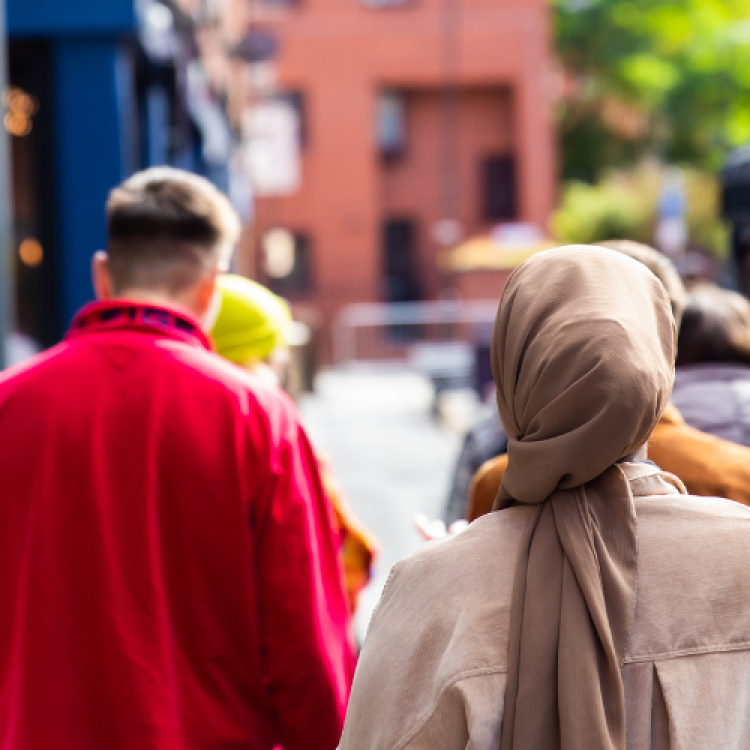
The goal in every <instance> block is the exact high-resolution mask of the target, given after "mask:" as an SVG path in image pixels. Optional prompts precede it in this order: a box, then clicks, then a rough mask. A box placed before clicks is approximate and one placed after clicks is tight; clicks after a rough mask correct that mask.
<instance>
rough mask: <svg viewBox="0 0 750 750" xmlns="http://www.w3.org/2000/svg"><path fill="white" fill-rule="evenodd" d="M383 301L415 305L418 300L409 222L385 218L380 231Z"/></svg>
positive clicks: (413, 236) (413, 234) (412, 225)
mask: <svg viewBox="0 0 750 750" xmlns="http://www.w3.org/2000/svg"><path fill="white" fill-rule="evenodd" d="M382 253H383V299H384V300H385V301H386V302H416V301H418V300H420V299H422V293H421V288H420V284H419V280H418V277H417V263H416V226H415V223H414V222H413V221H412V220H411V219H387V220H386V221H385V222H384V224H383V230H382Z"/></svg>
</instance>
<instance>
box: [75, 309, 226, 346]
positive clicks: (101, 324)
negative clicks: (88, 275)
mask: <svg viewBox="0 0 750 750" xmlns="http://www.w3.org/2000/svg"><path fill="white" fill-rule="evenodd" d="M121 330H129V331H141V332H143V333H151V334H152V335H155V336H164V337H167V338H172V339H177V340H179V341H183V342H185V343H187V344H192V345H193V346H199V347H201V348H203V349H208V350H209V351H211V350H213V346H212V345H211V341H210V339H209V338H208V336H207V335H206V334H205V333H204V332H203V330H202V328H201V325H200V323H199V321H198V319H197V318H196V317H195V316H194V315H192V313H190V312H188V311H187V310H185V309H184V308H181V307H177V306H175V307H172V306H168V305H159V304H153V303H145V302H135V301H129V300H110V301H107V302H92V303H91V304H90V305H86V307H84V308H83V309H81V310H80V311H79V312H78V314H77V315H76V316H75V318H73V322H72V323H71V326H70V330H69V331H68V335H67V338H68V339H72V338H77V337H78V336H85V335H88V334H91V333H101V332H105V331H121Z"/></svg>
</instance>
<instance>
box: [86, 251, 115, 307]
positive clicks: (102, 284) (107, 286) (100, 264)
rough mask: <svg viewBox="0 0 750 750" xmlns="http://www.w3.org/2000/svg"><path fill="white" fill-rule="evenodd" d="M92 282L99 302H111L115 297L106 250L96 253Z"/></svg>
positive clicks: (93, 259) (92, 263)
mask: <svg viewBox="0 0 750 750" xmlns="http://www.w3.org/2000/svg"><path fill="white" fill-rule="evenodd" d="M91 280H92V283H93V285H94V293H95V294H96V298H97V299H98V300H109V299H112V298H113V297H114V289H113V286H112V277H111V276H110V275H109V256H108V255H107V253H105V252H104V250H99V251H98V252H96V253H94V257H93V258H92V260H91Z"/></svg>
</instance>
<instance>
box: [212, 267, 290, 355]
mask: <svg viewBox="0 0 750 750" xmlns="http://www.w3.org/2000/svg"><path fill="white" fill-rule="evenodd" d="M216 286H217V289H218V292H219V294H220V296H221V308H220V310H219V314H218V315H217V317H216V322H215V323H214V326H213V330H212V331H211V336H212V337H213V340H214V344H215V345H216V351H217V352H218V353H219V354H220V355H221V356H222V357H224V358H226V359H228V360H229V361H230V362H234V363H236V364H238V365H241V364H246V363H247V362H249V361H250V360H253V359H255V360H262V359H266V358H267V357H268V356H269V355H270V354H271V353H272V352H273V351H274V350H275V349H278V348H279V347H280V346H284V345H285V344H286V343H288V341H287V336H288V332H289V329H290V326H291V325H292V314H291V312H290V310H289V305H288V304H287V303H286V302H285V301H284V300H283V299H281V297H278V296H276V295H275V294H274V293H273V292H271V291H269V290H268V289H266V288H265V287H264V286H261V285H260V284H258V283H256V282H255V281H251V280H250V279H246V278H244V277H242V276H235V275H234V274H229V273H228V274H222V275H221V276H219V278H218V280H217V284H216Z"/></svg>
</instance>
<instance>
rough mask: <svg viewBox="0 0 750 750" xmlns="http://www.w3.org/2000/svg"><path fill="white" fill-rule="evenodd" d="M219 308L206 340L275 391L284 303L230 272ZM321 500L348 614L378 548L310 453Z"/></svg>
mask: <svg viewBox="0 0 750 750" xmlns="http://www.w3.org/2000/svg"><path fill="white" fill-rule="evenodd" d="M217 288H218V291H219V295H220V305H221V306H220V308H219V312H218V315H217V316H216V321H215V322H214V325H213V329H212V331H211V336H212V338H213V340H214V343H215V345H216V351H217V352H218V353H219V354H220V355H221V356H222V357H224V358H225V359H228V360H229V361H230V362H233V363H234V364H236V365H238V366H239V367H242V368H244V369H246V370H248V371H250V372H252V373H254V374H256V375H257V376H258V377H260V378H261V379H262V380H264V382H266V383H267V384H268V385H270V386H271V387H274V388H278V387H281V386H282V385H283V384H284V382H285V381H286V379H287V373H288V370H289V367H290V362H291V357H290V354H289V344H290V342H291V341H293V340H294V338H295V335H294V327H295V325H297V324H295V322H294V321H293V319H292V313H291V310H290V309H289V305H288V304H287V303H286V301H285V300H283V299H282V298H281V297H278V296H277V295H275V294H274V293H273V292H271V291H270V290H269V289H266V288H265V287H264V286H262V285H260V284H258V283H257V282H255V281H251V280H250V279H246V278H244V277H242V276H236V275H234V274H223V275H221V276H220V277H219V278H218V281H217ZM315 454H316V457H317V460H318V465H319V469H320V475H321V478H322V480H323V487H324V489H325V493H326V496H327V497H328V499H329V500H330V503H331V508H332V509H333V511H334V514H335V520H336V526H337V529H338V531H339V535H340V538H341V563H342V568H343V573H344V580H345V584H346V593H347V599H348V604H349V608H350V612H351V613H352V614H354V612H355V611H356V608H357V601H358V598H359V594H360V592H361V591H362V589H363V588H364V587H365V586H366V585H367V584H368V583H369V581H370V577H371V573H372V565H373V561H374V559H375V556H376V554H377V549H378V545H377V542H376V541H375V538H374V537H373V536H372V534H370V533H369V532H368V531H367V529H366V528H365V527H364V526H363V525H362V523H361V522H360V521H359V520H358V519H357V518H356V516H355V515H354V513H353V512H352V510H351V508H350V507H349V504H348V503H347V501H346V498H345V497H344V494H343V492H342V490H341V487H340V486H339V484H338V482H337V481H336V478H335V477H334V475H333V471H332V470H331V467H330V465H329V464H328V462H327V461H326V460H325V458H324V457H323V455H322V454H321V452H320V451H318V450H315Z"/></svg>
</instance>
